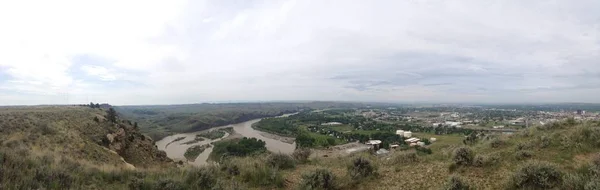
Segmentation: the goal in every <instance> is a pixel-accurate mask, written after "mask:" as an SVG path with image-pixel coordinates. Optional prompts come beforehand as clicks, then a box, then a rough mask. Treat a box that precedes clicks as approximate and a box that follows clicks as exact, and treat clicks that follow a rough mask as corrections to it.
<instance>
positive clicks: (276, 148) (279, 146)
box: [156, 114, 296, 165]
mask: <svg viewBox="0 0 600 190" xmlns="http://www.w3.org/2000/svg"><path fill="white" fill-rule="evenodd" d="M290 115H292V114H286V115H282V116H279V117H287V116H290ZM258 121H260V119H255V120H250V121H246V122H242V123H237V124H232V125H226V126H220V127H215V128H212V129H210V130H216V129H220V128H226V127H233V130H234V131H235V133H238V134H240V135H242V136H244V137H248V138H252V137H254V138H257V139H260V140H263V141H265V143H266V147H267V150H269V151H271V152H281V153H287V154H291V153H292V152H294V150H295V149H296V144H295V143H293V144H289V143H285V142H282V141H279V140H276V139H272V138H267V137H265V136H263V135H261V134H263V133H264V132H261V131H257V130H255V129H253V128H252V124H254V123H256V122H258ZM207 131H209V130H204V131H197V132H193V133H181V134H175V135H171V136H168V137H165V138H163V139H162V140H160V141H157V142H156V146H157V147H158V149H159V150H163V151H165V152H166V153H167V156H168V157H169V158H171V159H173V160H175V161H179V160H182V161H184V162H185V161H186V159H185V157H184V156H183V154H184V153H185V151H186V150H187V149H188V148H189V147H191V146H194V145H203V144H210V143H212V142H216V141H220V140H222V139H223V138H225V137H227V136H229V134H226V135H225V137H223V138H220V139H215V140H208V139H207V140H204V141H200V142H197V143H195V144H189V145H185V144H182V143H185V142H188V141H191V140H193V139H194V138H195V137H196V134H199V133H203V132H207ZM266 136H268V135H266ZM179 137H185V139H183V140H180V141H177V142H173V143H171V144H169V143H170V142H171V141H173V140H175V139H176V138H179ZM167 144H169V145H168V146H167ZM211 152H212V147H211V148H208V149H206V150H204V152H202V154H200V155H199V156H198V157H197V158H196V160H195V161H194V162H190V164H193V165H204V164H206V163H207V162H206V160H207V159H208V155H210V153H211Z"/></svg>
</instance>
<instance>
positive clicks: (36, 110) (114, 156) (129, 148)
mask: <svg viewBox="0 0 600 190" xmlns="http://www.w3.org/2000/svg"><path fill="white" fill-rule="evenodd" d="M104 115H105V111H104V110H100V109H92V108H86V107H67V106H64V107H18V108H0V139H2V140H1V141H2V142H1V144H2V146H3V147H6V148H9V149H12V150H16V151H27V152H30V153H31V154H32V155H35V156H38V157H43V156H53V157H65V158H69V159H73V160H74V161H81V162H85V163H89V164H90V165H92V166H96V167H104V166H106V165H110V166H112V167H115V168H122V166H123V164H124V162H123V161H122V160H121V157H122V158H123V159H124V160H125V161H126V162H127V163H129V164H132V165H134V166H135V167H142V168H147V167H154V166H158V165H163V164H168V163H170V162H171V161H170V159H169V158H167V157H166V154H164V152H162V151H159V150H158V149H156V148H155V147H154V142H153V140H152V139H151V138H150V137H148V136H145V135H143V134H141V133H140V132H139V131H138V130H137V129H134V127H133V126H132V125H131V124H130V122H118V123H116V124H113V123H112V122H109V121H106V119H104ZM95 120H97V121H95Z"/></svg>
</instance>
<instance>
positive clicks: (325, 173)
mask: <svg viewBox="0 0 600 190" xmlns="http://www.w3.org/2000/svg"><path fill="white" fill-rule="evenodd" d="M336 186H337V184H336V178H335V175H333V173H331V172H330V171H329V170H326V169H318V170H316V171H314V172H310V173H308V174H304V175H302V182H301V183H300V189H303V190H332V189H336Z"/></svg>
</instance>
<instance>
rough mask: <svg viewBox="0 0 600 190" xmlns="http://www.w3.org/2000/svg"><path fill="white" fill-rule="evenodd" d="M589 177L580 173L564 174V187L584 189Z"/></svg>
mask: <svg viewBox="0 0 600 190" xmlns="http://www.w3.org/2000/svg"><path fill="white" fill-rule="evenodd" d="M587 181H588V180H587V179H585V178H583V176H582V175H578V174H567V175H565V176H564V179H563V185H562V189H584V188H585V185H586V183H587Z"/></svg>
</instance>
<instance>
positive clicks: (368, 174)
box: [348, 157, 377, 181]
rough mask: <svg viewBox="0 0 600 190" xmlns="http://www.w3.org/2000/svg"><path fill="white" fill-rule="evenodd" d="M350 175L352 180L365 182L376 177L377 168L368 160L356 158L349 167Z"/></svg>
mask: <svg viewBox="0 0 600 190" xmlns="http://www.w3.org/2000/svg"><path fill="white" fill-rule="evenodd" d="M348 174H349V175H350V178H352V180H357V181H360V180H363V179H368V178H373V177H376V175H377V168H376V167H375V166H374V165H373V163H372V162H371V161H370V160H368V159H366V158H362V157H359V158H356V159H354V160H352V163H350V165H349V166H348Z"/></svg>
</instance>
